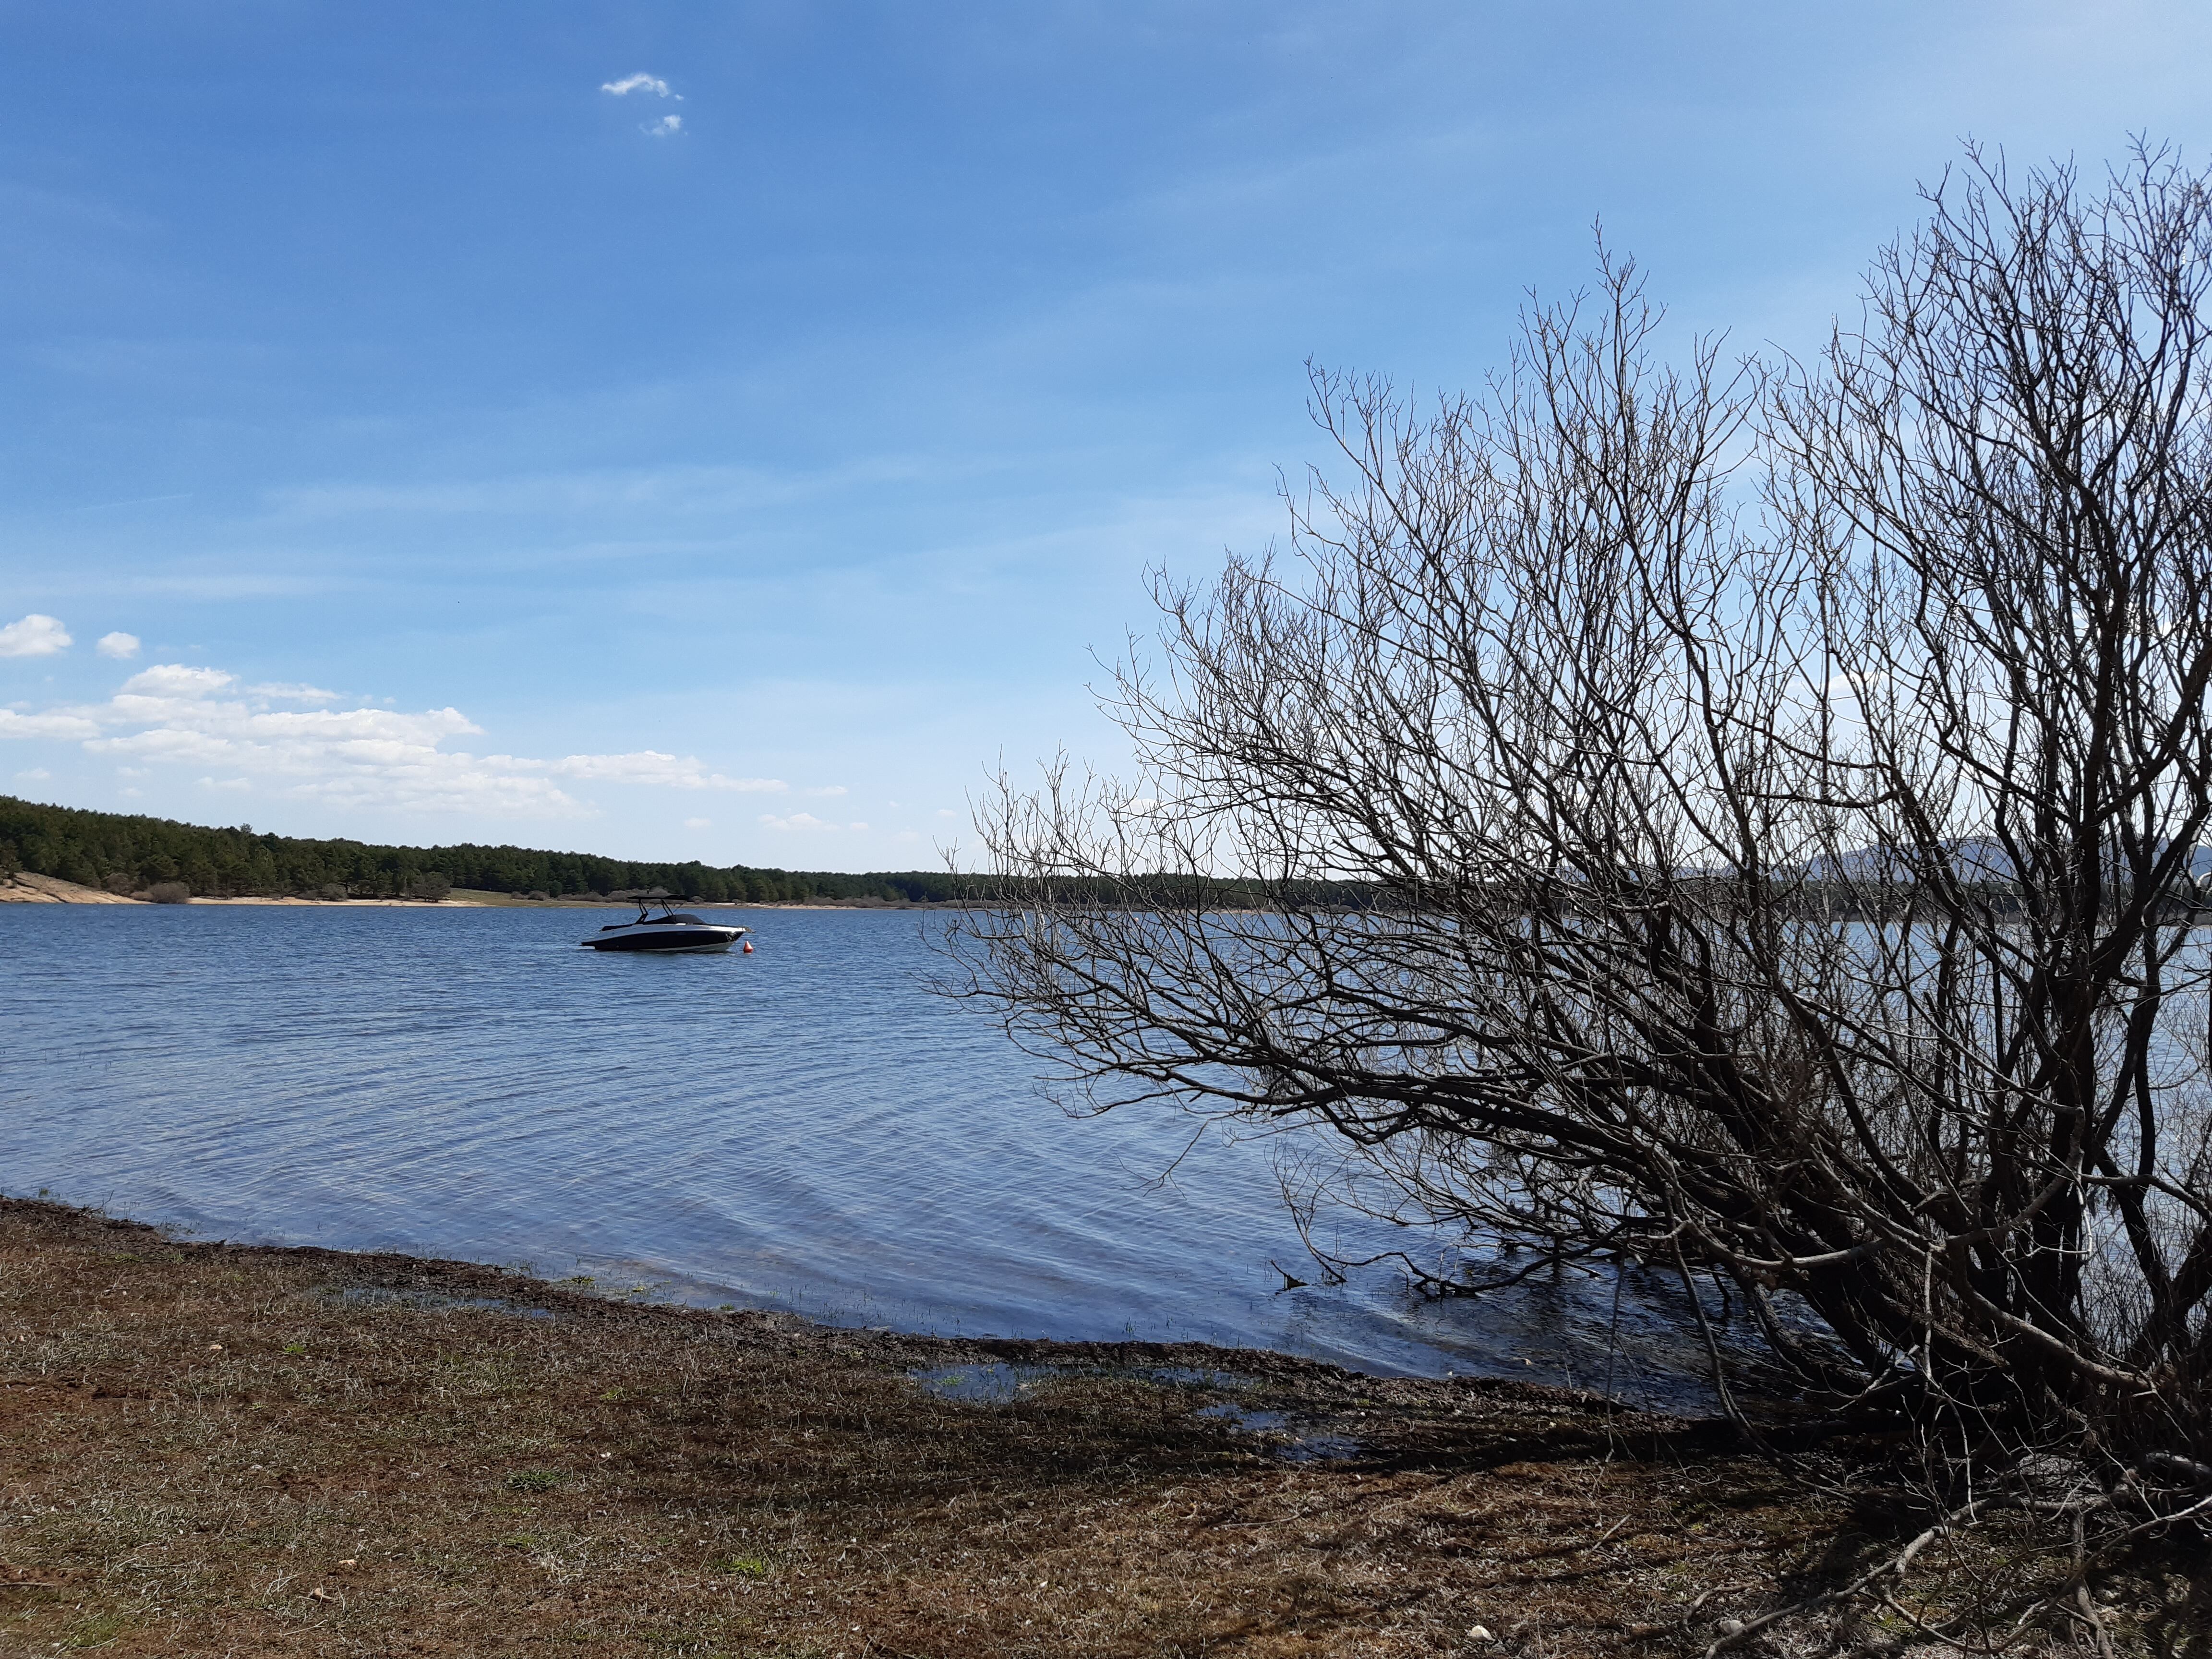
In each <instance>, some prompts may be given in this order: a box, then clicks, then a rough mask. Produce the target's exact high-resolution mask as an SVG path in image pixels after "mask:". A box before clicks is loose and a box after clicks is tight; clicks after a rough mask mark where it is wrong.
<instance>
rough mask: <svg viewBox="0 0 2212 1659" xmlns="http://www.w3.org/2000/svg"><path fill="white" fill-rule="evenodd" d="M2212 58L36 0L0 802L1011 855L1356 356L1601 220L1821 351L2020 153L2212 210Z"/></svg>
mask: <svg viewBox="0 0 2212 1659" xmlns="http://www.w3.org/2000/svg"><path fill="white" fill-rule="evenodd" d="M2208 69H2212V10H2208V9H2205V8H2203V7H2202V6H2201V5H2187V4H2180V3H2170V4H2148V3H2146V4H2129V3H2118V0H2116V3H2101V4H2099V5H2095V6H2082V5H2080V4H2078V3H2074V4H2057V3H2037V0H2008V3H1972V0H1960V3H1949V4H1945V5H1942V6H1930V5H1928V4H1925V3H1917V4H1911V5H1906V4H1884V3H1857V4H1853V5H1850V6H1840V5H1831V6H1776V5H1773V4H1772V3H1771V0H1768V3H1757V4H1753V3H1711V4H1675V5H1659V6H1654V5H1650V4H1648V3H1643V4H1626V3H1602V4H1601V3H1575V0H1553V3H1544V4H1536V3H1527V0H1523V3H1492V0H1456V3H1445V0H1375V3H1370V4H1367V5H1362V6H1346V5H1343V4H1340V3H1328V4H1322V3H1307V0H1267V3H1264V4H1261V3H1231V0H1161V3H1152V0H1113V3H1105V0H1100V3H1053V0H1002V3H990V0H979V3H960V0H943V3H937V4H921V3H918V0H878V3H842V0H816V3H799V0H775V3H765V0H714V3H703V0H689V3H678V0H623V3H620V4H594V3H585V0H577V3H557V4H553V5H547V4H544V0H532V3H527V4H524V3H508V0H471V3H470V4H468V5H466V6H454V5H452V4H450V3H445V0H441V3H422V0H381V3H380V4H378V5H376V6H373V7H370V6H356V7H334V6H330V5H327V4H321V3H289V0H259V3H227V0H148V3H130V0H112V3H110V0H84V3H80V4H74V5H70V6H56V5H53V4H52V3H50V0H0V224H4V243H0V246H4V247H5V250H6V252H5V254H4V256H0V793H15V794H18V795H22V796H25V797H27V798H30V799H39V800H47V801H54V802H58V803H61V804H64V805H74V806H86V807H97V808H102V809H106V810H111V811H143V812H150V813H155V814H159V815H161V816H164V817H179V818H184V819H187V820H190V821H192V822H196V823H252V824H253V825H254V826H256V827H257V828H258V829H264V830H276V831H279V832H282V833H285V834H290V835H307V836H338V835H343V836H356V837H358V838H362V839H366V840H374V841H396V842H408V843H413V844H424V843H431V842H456V841H464V840H468V841H479V842H520V843H522V844H525V845H529V846H538V847H557V848H575V849H579V850H587V851H594V852H600V853H606V854H616V855H621V856H628V857H635V858H654V859H690V858H697V859H702V860H706V861H708V862H709V863H714V864H726V863H745V864H753V865H774V866H783V867H787V868H802V869H844V870H866V869H915V868H935V867H939V866H940V865H941V863H942V861H943V856H944V853H945V849H947V848H967V849H968V850H967V851H966V852H964V853H963V854H958V855H959V856H962V857H963V858H965V859H968V860H971V861H972V859H973V857H974V854H973V850H972V843H973V841H974V836H973V832H972V829H971V828H970V825H969V799H970V798H971V797H972V796H974V795H975V794H976V793H978V792H979V791H980V790H981V789H982V788H983V787H985V785H986V783H987V778H988V777H989V775H992V774H993V773H994V772H995V771H996V770H997V769H998V768H999V767H1000V765H1001V764H1002V763H1003V764H1004V765H1006V767H1007V768H1009V769H1012V771H1014V772H1015V773H1016V774H1017V775H1022V774H1025V773H1027V772H1028V771H1029V770H1030V769H1031V768H1033V767H1034V766H1035V764H1036V763H1037V762H1039V761H1040V760H1042V759H1044V758H1046V757H1049V756H1051V755H1052V754H1054V752H1055V751H1056V750H1060V749H1061V748H1065V749H1066V750H1069V751H1070V752H1072V753H1073V754H1074V755H1076V756H1077V757H1082V758H1085V759H1090V760H1092V761H1095V762H1096V763H1098V764H1100V765H1102V766H1103V767H1104V768H1106V769H1113V768H1114V767H1115V765H1116V764H1117V763H1122V757H1123V745H1122V744H1121V741H1120V739H1119V737H1118V734H1117V733H1116V732H1115V731H1114V729H1113V728H1112V727H1111V726H1110V725H1109V724H1108V723H1106V722H1105V721H1104V720H1103V718H1102V717H1101V716H1100V715H1099V714H1098V713H1097V709H1096V708H1095V706H1094V704H1093V702H1092V700H1091V694H1090V692H1089V690H1087V687H1088V686H1090V685H1091V684H1097V683H1098V682H1099V681H1100V680H1101V679H1102V678H1103V670H1102V667H1101V664H1102V663H1110V662H1111V661H1113V660H1114V659H1116V658H1117V657H1119V656H1120V655H1121V653H1123V651H1124V650H1125V648H1126V642H1127V641H1128V640H1129V639H1130V638H1131V636H1132V635H1136V636H1139V637H1141V636H1142V635H1145V634H1146V632H1148V631H1149V629H1151V627H1152V610H1151V605H1150V600H1149V599H1148V597H1147V591H1146V572H1147V571H1150V570H1156V569H1158V570H1165V571H1168V572H1170V574H1175V575H1178V576H1181V577H1183V578H1186V579H1201V578H1203V577H1204V576H1206V574H1208V573H1209V572H1211V571H1212V569H1213V568H1216V567H1217V566H1218V563H1219V562H1220V560H1221V558H1222V556H1223V553H1224V551H1225V550H1227V549H1237V550H1245V551H1251V550H1259V549H1261V548H1263V547H1265V546H1266V545H1267V544H1268V543H1269V541H1270V540H1271V539H1276V538H1280V536H1281V535H1282V533H1283V531H1284V528H1285V513H1284V510H1283V507H1282V506H1281V504H1280V502H1279V499H1278V496H1277V489H1278V485H1279V479H1280V478H1281V477H1292V478H1295V477H1298V476H1300V475H1301V474H1302V473H1303V471H1304V469H1305V468H1306V467H1308V466H1309V465H1314V464H1316V463H1320V462H1322V461H1324V460H1325V459H1326V457H1325V454H1324V451H1323V445H1322V441H1320V440H1319V439H1318V437H1317V436H1316V433H1315V431H1314V430H1313V428H1312V427H1311V425H1310V422H1309V420H1308V417H1307V413H1306V396H1307V393H1306V379H1305V376H1306V367H1305V366H1306V364H1307V363H1308V362H1309V361H1311V362H1316V363H1318V364H1321V365H1323V366H1326V367H1329V368H1341V369H1348V370H1355V371H1359V372H1363V373H1376V374H1388V375H1389V376H1392V377H1394V378H1395V379H1396V380H1399V381H1400V382H1401V383H1403V384H1407V385H1411V386H1414V387H1416V388H1427V389H1436V390H1442V391H1451V390H1455V389H1459V388H1462V387H1470V386H1474V385H1475V384H1477V383H1479V382H1480V380H1481V378H1482V376H1483V375H1484V374H1485V373H1486V371H1487V370H1489V369H1490V368H1492V367H1493V366H1495V365H1497V364H1498V362H1500V361H1501V360H1502V358H1503V356H1504V351H1505V349H1506V347H1507V345H1508V343H1509V342H1510V337H1511V335H1512V331H1513V328H1514V325H1515V319H1516V314H1517V313H1518V312H1519V311H1520V309H1521V307H1522V306H1523V305H1524V304H1525V303H1526V302H1527V301H1528V295H1529V294H1530V293H1531V292H1532V291H1533V292H1534V293H1535V294H1537V295H1539V296H1545V297H1558V296H1562V295H1565V294H1568V293H1570V292H1571V291H1572V290H1573V289H1576V288H1577V287H1578V286H1580V285H1583V284H1584V283H1587V282H1588V281H1589V277H1590V275H1591V272H1592V268H1593V262H1594V251H1593V250H1594V244H1593V227H1594V226H1595V225H1596V224H1598V223H1600V222H1601V223H1602V225H1603V227H1604V234H1605V236H1606V239H1607V242H1608V244H1609V245H1610V246H1613V248H1615V249H1616V250H1619V251H1621V252H1628V253H1631V254H1632V255H1633V256H1634V257H1635V258H1637V259H1638V261H1639V263H1640V264H1642V266H1643V267H1644V270H1646V271H1647V272H1648V273H1649V276H1650V283H1651V285H1652V290H1653V292H1654V293H1655V295H1657V296H1659V297H1660V298H1662V299H1663V300H1664V301H1666V302H1667V303H1668V306H1669V307H1670V316H1671V318H1672V319H1673V321H1674V325H1676V326H1678V327H1679V328H1680V329H1681V330H1683V331H1685V332H1687V331H1692V330H1696V331H1704V330H1726V331H1729V339H1730V340H1731V341H1732V342H1733V343H1735V344H1736V345H1738V346H1740V347H1741V348H1742V349H1759V350H1765V349H1786V350H1792V351H1796V352H1799V353H1803V352H1806V351H1808V350H1811V349H1816V348H1817V346H1818V345H1819V343H1820V339H1821V337H1823V335H1824V334H1825V332H1826V329H1827V326H1828V324H1829V320H1830V319H1831V318H1832V317H1834V316H1836V315H1838V314H1844V315H1849V314H1850V313H1852V312H1853V311H1854V309H1855V306H1856V298H1857V293H1858V291H1859V283H1860V273H1861V272H1862V271H1863V270H1864V269H1865V267H1866V265H1867V264H1868V262H1869V259H1870V258H1871V257H1872V255H1873V253H1874V252H1875V249H1876V248H1877V247H1878V246H1880V245H1881V243H1883V242H1884V241H1886V240H1888V239H1890V238H1891V237H1893V236H1894V235H1896V234H1898V233H1899V231H1900V229H1903V228H1906V227H1909V226H1910V225H1911V222H1913V221H1914V219H1915V218H1916V216H1917V209H1918V204H1917V196H1916V186H1917V185H1918V184H1919V183H1920V182H1921V181H1923V180H1932V179H1935V178H1936V177H1937V176H1938V175H1939V174H1940V173H1942V170H1943V168H1944V167H1946V166H1947V165H1948V164H1950V163H1952V162H1954V161H1956V159H1957V158H1958V156H1959V154H1960V143H1962V141H1964V140H1966V139H1969V138H1972V139H1976V140H1979V141H1981V142H1984V143H1988V144H1991V145H2000V146H2002V147H2003V149H2005V151H2006V153H2007V154H2008V155H2009V156H2011V157H2012V158H2014V159H2015V161H2040V160H2043V159H2045V158H2048V157H2051V156H2054V155H2057V156H2068V155H2070V156H2073V157H2075V158H2076V159H2077V160H2079V161H2081V162H2082V163H2083V164H2084V165H2085V167H2089V168H2095V167H2100V166H2101V165H2102V164H2103V163H2104V162H2106V161H2111V160H2116V159H2118V157H2119V156H2120V155H2121V154H2122V152H2123V151H2124V149H2125V147H2126V145H2127V143H2128V142H2129V138H2130V135H2131V134H2135V133H2138V132H2141V133H2147V134H2148V135H2150V136H2152V137H2154V138H2158V139H2166V140H2172V141H2173V142H2175V143H2179V145H2180V146H2182V148H2183V150H2184V154H2185V157H2186V158H2187V159H2190V160H2191V161H2196V162H2197V163H2198V164H2200V165H2202V164H2203V163H2205V162H2207V161H2212V130H2209V129H2212V100H2207V99H2206V98H2205V97H2204V95H2203V84H2204V81H2205V77H2206V74H2207V71H2208Z"/></svg>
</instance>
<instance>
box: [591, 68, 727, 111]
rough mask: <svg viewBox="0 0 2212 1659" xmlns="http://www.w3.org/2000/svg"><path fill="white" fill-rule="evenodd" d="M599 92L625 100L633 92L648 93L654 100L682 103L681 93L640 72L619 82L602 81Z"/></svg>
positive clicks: (660, 80) (652, 76)
mask: <svg viewBox="0 0 2212 1659" xmlns="http://www.w3.org/2000/svg"><path fill="white" fill-rule="evenodd" d="M599 90H600V91H601V92H611V93H612V94H614V95H615V96H616V97H617V98H627V97H629V94H632V93H633V92H649V93H651V94H653V96H654V97H656V98H673V99H674V100H676V101H677V102H678V103H679V104H680V103H682V102H683V101H684V94H682V93H680V92H671V91H670V90H669V89H668V82H665V81H664V80H662V79H661V78H660V77H659V76H657V75H647V74H646V73H645V72H644V71H643V70H640V71H639V72H638V73H637V74H635V75H625V76H623V78H622V79H621V80H619V81H602V82H600V83H599ZM709 101H712V100H709Z"/></svg>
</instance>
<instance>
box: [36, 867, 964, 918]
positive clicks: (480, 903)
mask: <svg viewBox="0 0 2212 1659" xmlns="http://www.w3.org/2000/svg"><path fill="white" fill-rule="evenodd" d="M152 902H153V901H152V900H150V899H148V898H145V897H143V896H140V895H138V894H135V893H111V892H109V891H108V890H106V888H103V887H87V886H85V885H83V884H82V883H79V882H74V881H64V880H63V879H62V878H60V877H58V876H41V875H35V874H33V873H32V872H28V871H19V872H16V873H15V874H14V875H10V876H0V904H151V903H152ZM179 902H181V903H184V904H254V905H275V906H282V907H284V908H300V907H305V906H310V905H313V906H319V907H321V908H325V909H362V908H386V909H403V910H509V909H514V910H604V909H628V908H630V904H631V901H630V900H629V899H617V898H591V897H586V896H583V895H580V894H575V893H570V894H565V895H563V896H561V897H559V898H544V899H533V898H526V897H525V896H522V895H521V894H520V893H494V892H489V891H484V890H477V889H473V888H469V889H464V888H455V889H454V890H453V893H452V894H451V895H449V896H447V897H445V898H442V899H422V898H343V899H326V898H306V897H303V896H300V895H298V894H293V893H286V894H281V895H279V894H240V895H237V896H222V897H203V896H200V895H198V894H194V895H193V896H191V897H190V898H186V899H184V900H181V901H179ZM675 902H678V903H679V904H692V905H696V906H698V907H699V908H702V909H708V910H951V909H957V908H960V907H959V905H958V904H957V903H956V902H950V901H948V902H944V903H938V902H931V901H927V900H920V899H901V900H896V901H893V900H890V899H842V900H829V901H825V902H814V901H811V900H806V901H801V900H781V899H678V900H677V901H675Z"/></svg>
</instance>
